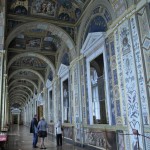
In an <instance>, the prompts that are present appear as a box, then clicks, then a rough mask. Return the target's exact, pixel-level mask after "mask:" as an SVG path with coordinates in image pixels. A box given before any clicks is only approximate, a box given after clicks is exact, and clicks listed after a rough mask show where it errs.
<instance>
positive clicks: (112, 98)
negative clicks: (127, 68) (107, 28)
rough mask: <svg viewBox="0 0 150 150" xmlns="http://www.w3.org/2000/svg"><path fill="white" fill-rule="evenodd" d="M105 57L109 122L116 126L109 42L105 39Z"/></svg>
mask: <svg viewBox="0 0 150 150" xmlns="http://www.w3.org/2000/svg"><path fill="white" fill-rule="evenodd" d="M105 43H106V55H107V66H108V70H107V72H108V80H109V85H108V86H109V98H110V102H111V118H112V120H111V122H112V125H116V117H115V106H114V97H113V85H112V74H111V66H110V53H109V41H108V39H106V41H105Z"/></svg>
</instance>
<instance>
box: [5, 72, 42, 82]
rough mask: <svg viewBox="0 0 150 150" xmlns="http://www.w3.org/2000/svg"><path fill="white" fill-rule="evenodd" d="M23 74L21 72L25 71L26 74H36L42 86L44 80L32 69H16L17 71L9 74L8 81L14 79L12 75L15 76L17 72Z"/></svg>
mask: <svg viewBox="0 0 150 150" xmlns="http://www.w3.org/2000/svg"><path fill="white" fill-rule="evenodd" d="M21 71H22V72H23V71H27V72H32V73H34V74H36V75H37V76H38V77H39V78H40V80H41V81H42V83H43V84H44V78H43V77H42V75H41V74H40V73H39V72H38V71H35V70H33V69H18V70H16V71H14V72H12V73H11V74H10V76H9V78H8V81H9V80H10V79H11V78H12V77H14V75H15V74H17V73H19V72H21Z"/></svg>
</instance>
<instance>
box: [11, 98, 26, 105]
mask: <svg viewBox="0 0 150 150" xmlns="http://www.w3.org/2000/svg"><path fill="white" fill-rule="evenodd" d="M15 103H19V104H20V105H22V106H25V104H26V101H24V100H22V99H21V98H15V100H14V101H11V100H10V105H11V106H12V105H13V104H15Z"/></svg>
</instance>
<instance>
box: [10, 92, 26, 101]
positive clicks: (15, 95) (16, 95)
mask: <svg viewBox="0 0 150 150" xmlns="http://www.w3.org/2000/svg"><path fill="white" fill-rule="evenodd" d="M9 97H10V99H11V98H13V97H22V98H24V99H25V100H26V101H27V100H28V97H26V96H25V94H21V93H19V94H18V93H17V94H16V93H15V94H14V93H13V94H11V95H9Z"/></svg>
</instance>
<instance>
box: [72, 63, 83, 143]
mask: <svg viewBox="0 0 150 150" xmlns="http://www.w3.org/2000/svg"><path fill="white" fill-rule="evenodd" d="M78 69H79V68H78V63H76V64H74V66H73V80H72V81H73V86H72V88H73V89H72V90H73V96H74V119H75V120H74V123H75V140H76V141H77V142H81V138H82V137H81V128H82V116H81V110H80V107H81V99H80V97H79V82H80V80H79V70H78Z"/></svg>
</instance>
